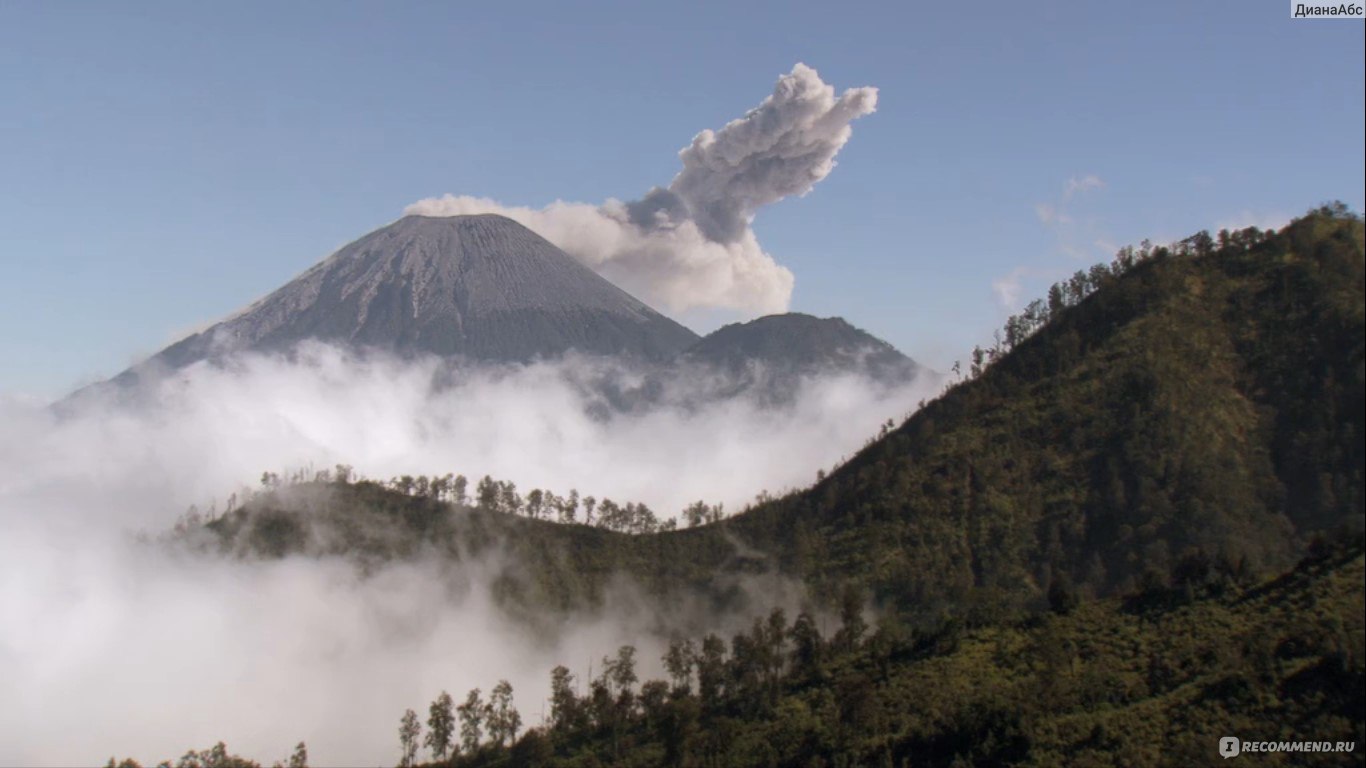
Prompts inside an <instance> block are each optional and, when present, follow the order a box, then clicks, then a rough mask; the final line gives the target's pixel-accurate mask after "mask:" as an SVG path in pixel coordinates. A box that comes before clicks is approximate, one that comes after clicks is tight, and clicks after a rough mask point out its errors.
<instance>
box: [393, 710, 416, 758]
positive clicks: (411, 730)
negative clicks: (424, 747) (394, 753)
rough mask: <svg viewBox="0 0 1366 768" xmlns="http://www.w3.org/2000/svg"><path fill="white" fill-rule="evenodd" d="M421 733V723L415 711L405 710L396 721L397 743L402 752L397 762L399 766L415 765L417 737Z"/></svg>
mask: <svg viewBox="0 0 1366 768" xmlns="http://www.w3.org/2000/svg"><path fill="white" fill-rule="evenodd" d="M421 735H422V724H421V723H419V722H418V720H417V713H416V712H414V711H412V710H411V709H410V710H407V711H406V712H404V713H403V719H402V720H399V723H398V745H399V749H400V750H401V752H402V757H401V758H400V759H399V762H398V764H399V766H400V768H412V766H414V765H417V746H418V743H419V742H418V737H419V736H421Z"/></svg>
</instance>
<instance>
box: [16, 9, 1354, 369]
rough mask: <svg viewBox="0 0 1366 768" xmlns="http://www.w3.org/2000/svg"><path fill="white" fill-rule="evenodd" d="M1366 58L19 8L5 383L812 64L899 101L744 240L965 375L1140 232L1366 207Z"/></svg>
mask: <svg viewBox="0 0 1366 768" xmlns="http://www.w3.org/2000/svg"><path fill="white" fill-rule="evenodd" d="M1364 58H1366V56H1364V54H1363V24H1362V22H1361V21H1342V20H1333V21H1329V20H1312V21H1305V20H1291V19H1290V13H1289V6H1288V5H1287V3H1286V2H1282V1H1281V0H1276V2H1270V1H1269V0H1255V1H1251V2H1250V1H1248V0H1237V1H1233V2H1189V0H1187V2H1181V3H1160V2H1152V3H1122V4H1121V3H1094V2H1079V3H1045V2H1035V3H1020V2H1003V3H998V4H994V3H986V2H982V3H934V4H923V5H922V4H910V3H885V4H860V3H841V4H835V3H829V2H823V3H808V4H791V3H773V4H768V3H760V2H740V3H736V2H726V3H717V4H698V3H688V4H680V3H669V4H663V3H638V2H635V3H594V4H586V3H584V4H580V3H564V2H547V3H516V2H499V3H420V2H386V3H380V2H318V3H304V2H291V3H270V4H266V3H260V4H257V3H230V4H229V3H215V4H209V3H191V4H186V3H166V4H145V3H140V4H134V3H118V4H113V3H109V4H95V3H74V2H73V3H59V2H16V0H8V1H7V2H2V3H0V360H3V361H4V362H3V364H2V365H0V392H3V393H8V394H27V395H37V396H56V395H60V394H62V393H63V392H65V391H66V390H68V389H70V388H72V387H73V386H75V385H77V384H79V383H82V382H86V381H89V380H92V379H95V378H102V377H106V376H109V375H112V374H114V373H117V372H118V371H119V370H121V369H122V368H124V367H125V366H126V365H128V364H129V363H130V362H131V361H133V360H134V359H136V358H138V357H140V356H143V355H146V354H148V353H151V352H154V351H156V350H157V349H158V348H160V347H161V346H164V345H165V344H166V343H168V342H170V341H172V340H174V339H176V338H179V337H180V336H183V335H184V334H185V333H187V332H188V331H190V330H194V329H196V328H198V327H201V326H203V325H205V324H207V323H209V322H212V321H214V320H216V319H218V318H220V317H222V316H223V315H225V314H227V313H229V312H231V311H233V310H235V309H237V308H239V307H241V306H243V305H245V304H246V303H248V302H250V301H252V300H254V299H256V298H258V297H260V296H261V295H264V294H265V293H267V292H269V291H270V290H272V289H274V288H276V287H278V286H280V285H282V284H283V283H284V282H286V281H287V280H289V279H290V278H291V277H293V276H294V275H296V274H298V273H299V272H300V271H302V270H303V269H305V268H306V267H308V266H309V265H311V264H312V263H314V262H315V261H318V260H319V259H321V258H323V257H324V256H326V255H327V254H329V253H330V252H331V251H333V250H334V249H336V248H337V247H338V246H340V245H342V244H344V243H346V242H348V241H350V240H353V239H355V238H356V237H358V236H360V235H362V234H364V233H365V232H367V231H369V230H371V229H374V228H375V227H378V226H381V225H383V224H385V223H387V222H389V221H391V220H393V219H395V218H397V217H398V216H399V215H400V214H401V212H402V210H403V208H404V206H405V205H407V204H409V203H411V202H413V201H415V200H417V199H419V198H423V197H428V196H432V195H439V194H442V193H446V192H451V193H455V194H457V195H461V194H464V195H478V196H486V197H491V198H494V199H497V200H499V201H501V202H502V203H505V204H509V205H529V206H538V207H539V206H542V205H545V204H547V203H549V202H551V201H553V200H556V199H563V200H566V201H582V202H588V203H598V202H601V201H603V200H605V199H607V198H611V197H615V198H620V199H632V198H634V197H637V196H639V195H640V194H642V193H644V192H645V191H646V190H647V189H649V188H650V187H651V186H654V185H667V184H668V182H669V180H670V179H671V178H672V177H673V175H674V174H675V173H676V172H677V171H678V170H679V160H678V157H677V152H678V150H679V149H680V148H682V147H684V146H686V145H687V144H688V142H689V141H690V140H691V138H692V137H693V135H694V134H695V133H697V132H698V131H700V130H702V129H704V128H713V129H715V128H720V127H721V126H722V125H724V124H725V123H726V122H727V121H729V120H731V119H733V118H736V117H739V116H741V115H743V114H744V113H745V111H746V110H748V109H750V108H751V107H754V106H755V105H757V104H758V103H759V102H760V101H761V100H762V99H763V98H764V97H765V96H766V95H767V94H768V93H770V92H771V90H772V88H773V84H774V81H775V79H776V78H777V77H778V76H779V75H781V74H783V73H786V72H788V71H789V70H791V69H792V66H793V64H795V63H796V62H799V61H800V62H805V63H806V64H809V65H810V66H812V67H814V68H815V69H816V70H818V71H819V73H820V75H821V77H822V78H823V79H824V80H825V81H826V82H828V83H831V84H833V85H834V86H835V87H836V89H837V90H840V91H842V90H844V89H845V88H849V87H855V86H865V85H869V86H875V87H877V88H878V89H879V100H878V110H877V112H876V113H875V114H873V115H870V116H867V117H864V118H862V119H860V120H858V121H857V122H856V123H854V134H853V138H852V140H851V141H850V142H849V144H848V145H847V146H846V147H845V148H844V149H843V151H842V152H841V153H840V155H839V157H838V162H839V166H838V167H837V168H836V169H835V171H834V172H833V173H832V174H831V175H830V176H829V178H827V179H825V180H824V181H823V182H821V183H820V184H819V185H818V186H817V187H816V188H815V190H814V191H813V192H811V193H810V194H809V195H807V196H806V197H803V198H799V199H788V200H784V201H781V202H779V203H777V204H775V205H773V206H770V207H768V208H765V209H763V210H761V211H760V212H759V214H758V216H757V218H756V219H755V221H754V229H755V231H756V232H757V233H758V236H759V239H760V241H761V243H762V245H763V247H764V249H765V250H766V251H767V252H768V253H770V254H772V255H773V256H774V257H775V258H776V259H777V260H778V261H779V263H781V264H783V265H784V266H786V267H787V268H789V269H790V270H792V272H793V273H794V274H795V276H796V289H795V292H794V295H793V301H792V309H793V310H797V311H804V312H811V313H814V314H819V315H841V316H844V317H845V318H847V319H849V320H850V321H851V322H853V323H854V324H855V325H858V326H860V327H863V328H865V329H867V330H869V331H871V332H872V333H874V334H876V335H878V336H881V337H883V338H885V339H887V340H889V341H891V342H892V343H894V344H895V345H897V346H898V347H900V348H901V349H902V350H903V351H905V352H906V353H907V354H909V355H911V356H912V357H915V358H917V359H918V360H921V361H922V362H925V363H928V364H929V365H931V366H935V367H939V368H941V369H944V368H947V367H948V366H949V365H951V364H952V362H953V360H954V359H956V358H959V357H963V356H965V354H966V352H967V350H969V349H970V348H971V346H972V345H973V344H974V343H977V342H982V341H986V340H987V339H989V338H990V336H991V332H992V330H993V329H994V328H996V327H997V326H998V325H999V324H1000V322H1001V321H1002V320H1003V319H1004V317H1005V316H1006V315H1007V314H1008V313H1009V311H1010V310H1012V309H1015V308H1017V307H1018V306H1019V305H1020V304H1022V303H1024V302H1026V301H1028V300H1029V298H1031V297H1033V296H1037V295H1039V294H1041V293H1042V291H1043V290H1044V288H1045V287H1046V286H1047V284H1048V283H1050V282H1052V281H1053V280H1054V279H1057V278H1059V277H1062V276H1065V275H1067V274H1070V273H1071V272H1072V271H1074V270H1076V269H1077V268H1079V267H1083V266H1087V265H1089V264H1091V263H1093V262H1095V261H1099V260H1102V259H1106V260H1108V258H1109V257H1110V256H1112V255H1113V251H1114V248H1115V247H1116V246H1118V245H1123V244H1126V243H1134V242H1137V241H1139V240H1141V239H1143V238H1145V237H1148V238H1152V239H1154V240H1156V241H1166V240H1171V239H1176V238H1179V237H1182V236H1185V235H1187V234H1190V233H1191V232H1194V231H1196V230H1199V229H1202V228H1210V229H1217V228H1219V227H1221V226H1245V225H1248V224H1257V225H1261V226H1267V225H1272V226H1275V225H1278V224H1280V223H1283V222H1284V221H1285V220H1286V219H1288V218H1289V217H1291V216H1294V215H1298V214H1299V213H1302V212H1303V211H1304V210H1305V209H1307V208H1309V207H1311V206H1314V205H1317V204H1319V203H1321V202H1325V201H1328V200H1333V199H1341V200H1343V201H1344V202H1346V203H1348V204H1349V205H1350V206H1352V207H1353V208H1354V209H1356V210H1358V211H1360V210H1361V209H1362V207H1363V185H1364V181H1363V165H1364V161H1363V148H1362V147H1363V140H1364V139H1366V128H1364V127H1363V92H1364V91H1366V84H1364V83H1363V79H1364V78H1363V70H1364V65H1363V59H1364ZM684 319H685V320H687V319H688V318H684ZM693 324H694V326H695V330H698V331H703V332H705V331H707V330H710V328H709V327H705V325H703V324H701V323H698V322H696V319H695V318H694V319H693Z"/></svg>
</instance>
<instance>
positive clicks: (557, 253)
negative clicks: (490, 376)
mask: <svg viewBox="0 0 1366 768" xmlns="http://www.w3.org/2000/svg"><path fill="white" fill-rule="evenodd" d="M305 339H318V340H322V341H330V342H338V343H343V344H348V345H354V346H356V347H362V348H377V349H384V350H386V351H390V352H395V353H398V354H402V355H409V354H433V355H438V356H442V357H454V356H462V357H466V358H471V359H475V360H489V361H499V362H508V361H524V360H531V359H535V358H539V357H553V356H556V355H560V354H562V353H564V352H567V351H569V350H571V349H576V350H579V351H581V352H586V353H594V354H603V355H614V356H623V357H628V358H634V359H641V360H662V359H667V358H669V357H671V356H672V355H674V354H675V353H677V352H678V351H680V350H682V349H684V348H685V347H687V346H689V345H690V344H692V343H693V342H694V341H696V340H697V335H696V334H694V333H693V332H692V331H689V330H688V329H687V328H684V327H683V326H681V325H679V324H678V323H676V322H674V321H673V320H670V319H669V318H667V317H665V316H663V315H661V314H659V313H658V312H655V311H654V310H653V309H650V308H649V307H648V306H646V305H645V304H643V303H642V302H640V301H639V300H637V299H636V298H634V297H633V296H631V295H630V294H628V293H626V292H625V291H623V290H621V289H620V288H617V287H616V286H615V285H613V284H611V283H610V282H608V281H607V280H605V279H603V278H602V277H599V276H598V275H597V274H596V273H595V272H593V270H591V269H589V268H588V267H585V266H583V265H582V264H580V263H579V262H578V261H576V260H574V258H572V257H571V256H569V255H568V254H566V253H565V252H564V251H561V250H560V249H559V248H556V247H555V246H554V245H552V244H551V243H550V242H549V241H547V240H545V239H544V238H542V237H540V236H539V235H537V234H536V233H534V232H532V231H531V230H529V229H527V228H526V227H523V226H522V225H520V224H518V223H516V222H514V221H512V220H511V219H508V218H505V217H502V216H496V215H481V216H452V217H443V218H435V217H426V216H407V217H405V218H403V219H400V220H398V221H396V222H394V223H393V224H390V225H389V226H386V227H383V228H381V229H378V230H376V231H374V232H371V233H370V234H368V235H366V236H364V237H362V238H360V239H359V240H357V241H355V242H354V243H351V244H350V245H347V246H345V247H344V248H342V249H341V250H339V251H337V252H336V253H335V254H333V255H332V256H330V257H328V258H327V259H326V260H324V261H323V262H321V263H319V264H318V265H316V266H314V267H313V268H311V269H309V270H308V271H307V272H305V273H304V274H302V275H300V276H299V277H297V278H295V279H294V280H292V281H291V282H289V283H288V284H287V285H285V286H284V287H282V288H280V289H279V290H277V291H275V292H274V293H272V294H270V295H269V296H267V297H265V298H264V299H261V300H260V301H258V302H256V303H255V304H253V305H251V306H250V307H248V308H247V309H245V310H243V311H242V312H240V313H238V314H237V315H235V316H233V317H231V318H228V319H227V320H224V321H223V322H221V323H218V324H217V325H215V326H213V327H211V328H209V329H208V330H206V331H204V332H202V333H198V334H195V335H193V336H190V337H189V338H186V339H183V340H181V341H179V342H177V343H175V344H173V345H171V346H170V347H167V348H166V349H165V350H163V351H162V352H160V353H158V354H157V355H156V356H155V357H153V358H152V362H154V363H157V364H160V365H163V366H166V367H170V368H179V367H182V366H185V365H187V364H189V363H192V362H194V361H196V360H201V359H204V358H208V357H213V356H215V355H218V354H222V353H226V352H231V351H238V350H254V351H268V350H277V349H285V348H288V347H289V346H292V345H294V344H296V343H298V342H300V341H303V340H305Z"/></svg>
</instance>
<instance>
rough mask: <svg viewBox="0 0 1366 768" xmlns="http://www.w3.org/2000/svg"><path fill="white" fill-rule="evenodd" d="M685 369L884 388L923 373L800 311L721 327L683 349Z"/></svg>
mask: <svg viewBox="0 0 1366 768" xmlns="http://www.w3.org/2000/svg"><path fill="white" fill-rule="evenodd" d="M679 362H680V363H682V364H683V365H701V366H707V367H710V368H712V369H714V370H717V371H722V372H725V373H726V374H729V375H730V376H731V377H732V378H736V379H742V380H753V379H756V378H758V377H761V376H763V377H767V378H770V379H774V380H785V381H793V380H796V379H797V378H799V377H801V376H812V375H817V374H822V373H832V372H835V373H841V372H848V373H860V374H863V375H866V376H868V377H869V378H871V379H872V380H874V381H877V382H879V383H884V384H899V383H904V382H906V381H909V380H911V379H913V378H915V376H916V375H917V374H918V373H920V372H922V370H923V369H922V368H921V367H920V366H919V365H917V364H916V363H915V361H913V360H911V359H910V358H909V357H906V356H905V355H903V354H901V353H900V352H899V351H897V349H896V348H895V347H893V346H892V345H891V344H888V343H887V342H885V341H883V340H882V339H879V338H877V337H876V336H873V335H872V334H870V333H868V332H866V331H863V330H861V329H859V328H855V327H854V326H852V325H850V324H849V323H847V322H845V321H844V319H842V318H838V317H830V318H819V317H812V316H811V315H805V314H801V313H797V312H791V313H788V314H784V315H768V316H766V317H761V318H759V319H757V320H751V321H750V322H747V323H732V324H730V325H727V326H725V327H723V328H720V329H718V330H716V331H714V332H712V333H710V334H708V335H707V336H705V337H704V338H703V339H702V340H701V341H698V342H697V343H696V344H694V345H692V346H691V347H689V348H688V349H686V350H684V351H683V353H682V354H681V355H680V356H679Z"/></svg>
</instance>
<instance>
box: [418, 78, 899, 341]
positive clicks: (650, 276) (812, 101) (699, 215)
mask: <svg viewBox="0 0 1366 768" xmlns="http://www.w3.org/2000/svg"><path fill="white" fill-rule="evenodd" d="M876 107H877V89H875V88H868V87H864V88H851V89H849V90H847V91H845V92H844V93H843V94H840V95H838V96H837V95H836V94H835V89H834V88H833V87H831V86H830V85H827V84H826V83H825V82H823V81H822V80H821V78H820V76H819V75H818V74H817V73H816V70H814V69H812V68H810V67H808V66H806V65H805V64H797V65H796V66H795V67H793V68H792V71H791V72H790V73H788V74H786V75H783V76H782V77H780V78H779V79H778V84H777V86H776V87H775V88H774V89H773V93H772V95H770V96H769V97H768V98H766V99H764V101H763V102H762V103H761V104H760V105H759V106H758V107H756V108H754V109H753V110H751V111H750V112H749V114H747V115H745V116H744V117H741V118H739V119H737V120H733V121H731V122H730V123H728V124H727V125H726V126H725V127H724V128H722V129H721V130H719V131H712V130H705V131H702V132H701V133H699V134H697V136H696V137H695V138H693V140H692V143H691V144H690V145H688V146H687V147H685V148H684V149H683V150H682V151H681V152H679V158H680V159H681V160H682V161H683V170H682V171H681V172H679V174H678V175H677V176H675V177H674V180H673V181H672V182H671V183H670V184H669V186H668V188H660V187H656V188H654V189H652V190H650V191H649V192H648V193H646V194H645V195H644V197H642V198H641V199H639V200H636V201H633V202H628V203H622V202H620V201H618V200H608V201H607V202H605V203H603V204H602V205H588V204H584V203H565V202H556V203H552V204H551V205H549V206H547V207H545V208H542V209H539V210H538V209H532V208H524V207H510V206H504V205H502V204H500V203H498V202H496V201H493V200H489V199H487V198H478V197H468V196H456V195H449V194H448V195H445V196H443V197H438V198H428V199H426V200H420V201H418V202H416V203H413V204H412V205H410V206H408V208H407V209H406V210H405V211H404V212H405V213H408V214H421V215H425V216H456V215H462V214H472V213H501V214H503V215H505V216H508V217H510V218H512V219H515V220H517V221H519V222H521V223H522V224H524V225H526V226H527V227H529V228H531V229H532V230H534V231H536V232H537V233H539V234H540V235H541V236H542V237H545V238H546V239H548V240H550V241H551V242H553V243H555V244H556V245H558V246H559V247H561V248H563V249H564V250H566V251H568V252H569V253H570V254H572V255H574V256H575V257H576V258H578V259H580V260H581V261H583V262H584V263H585V264H588V265H589V266H591V267H593V268H594V269H597V270H598V271H600V272H601V273H602V274H604V275H605V276H606V277H608V278H609V279H611V280H613V281H615V282H617V283H618V284H619V285H621V286H622V287H623V288H625V289H626V290H627V291H630V292H632V293H635V294H637V295H639V296H640V297H641V298H643V299H644V300H645V301H647V302H649V303H651V304H654V305H656V306H660V307H663V308H665V309H667V310H670V311H675V312H681V311H685V310H688V309H692V308H706V307H721V308H726V309H734V310H740V311H742V312H752V313H761V314H763V313H772V312H782V311H785V310H786V309H787V306H788V302H789V301H790V300H791V297H792V273H791V272H790V271H788V270H787V269H786V268H784V267H782V266H780V265H779V264H778V263H777V262H776V261H774V259H773V257H772V256H770V255H769V254H768V253H766V252H764V250H763V248H762V247H761V246H760V245H759V241H758V239H757V238H756V237H755V234H754V231H753V230H752V229H751V228H750V222H751V221H752V219H753V217H754V214H755V212H756V211H758V210H759V209H760V208H762V207H763V206H765V205H768V204H770V203H774V202H777V201H779V200H782V199H783V198H785V197H788V196H791V195H804V194H806V193H807V192H809V191H811V188H812V187H813V186H815V184H816V182H818V181H820V180H821V179H824V178H825V177H826V176H827V175H829V174H830V171H831V170H832V169H833V168H834V167H835V155H836V154H838V153H839V151H840V149H841V148H842V147H843V146H844V145H845V143H846V142H847V141H849V136H850V134H851V132H852V129H851V127H850V123H852V122H853V121H854V120H855V119H857V118H859V117H862V116H864V115H867V114H870V113H872V112H873V111H874V109H876Z"/></svg>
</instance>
